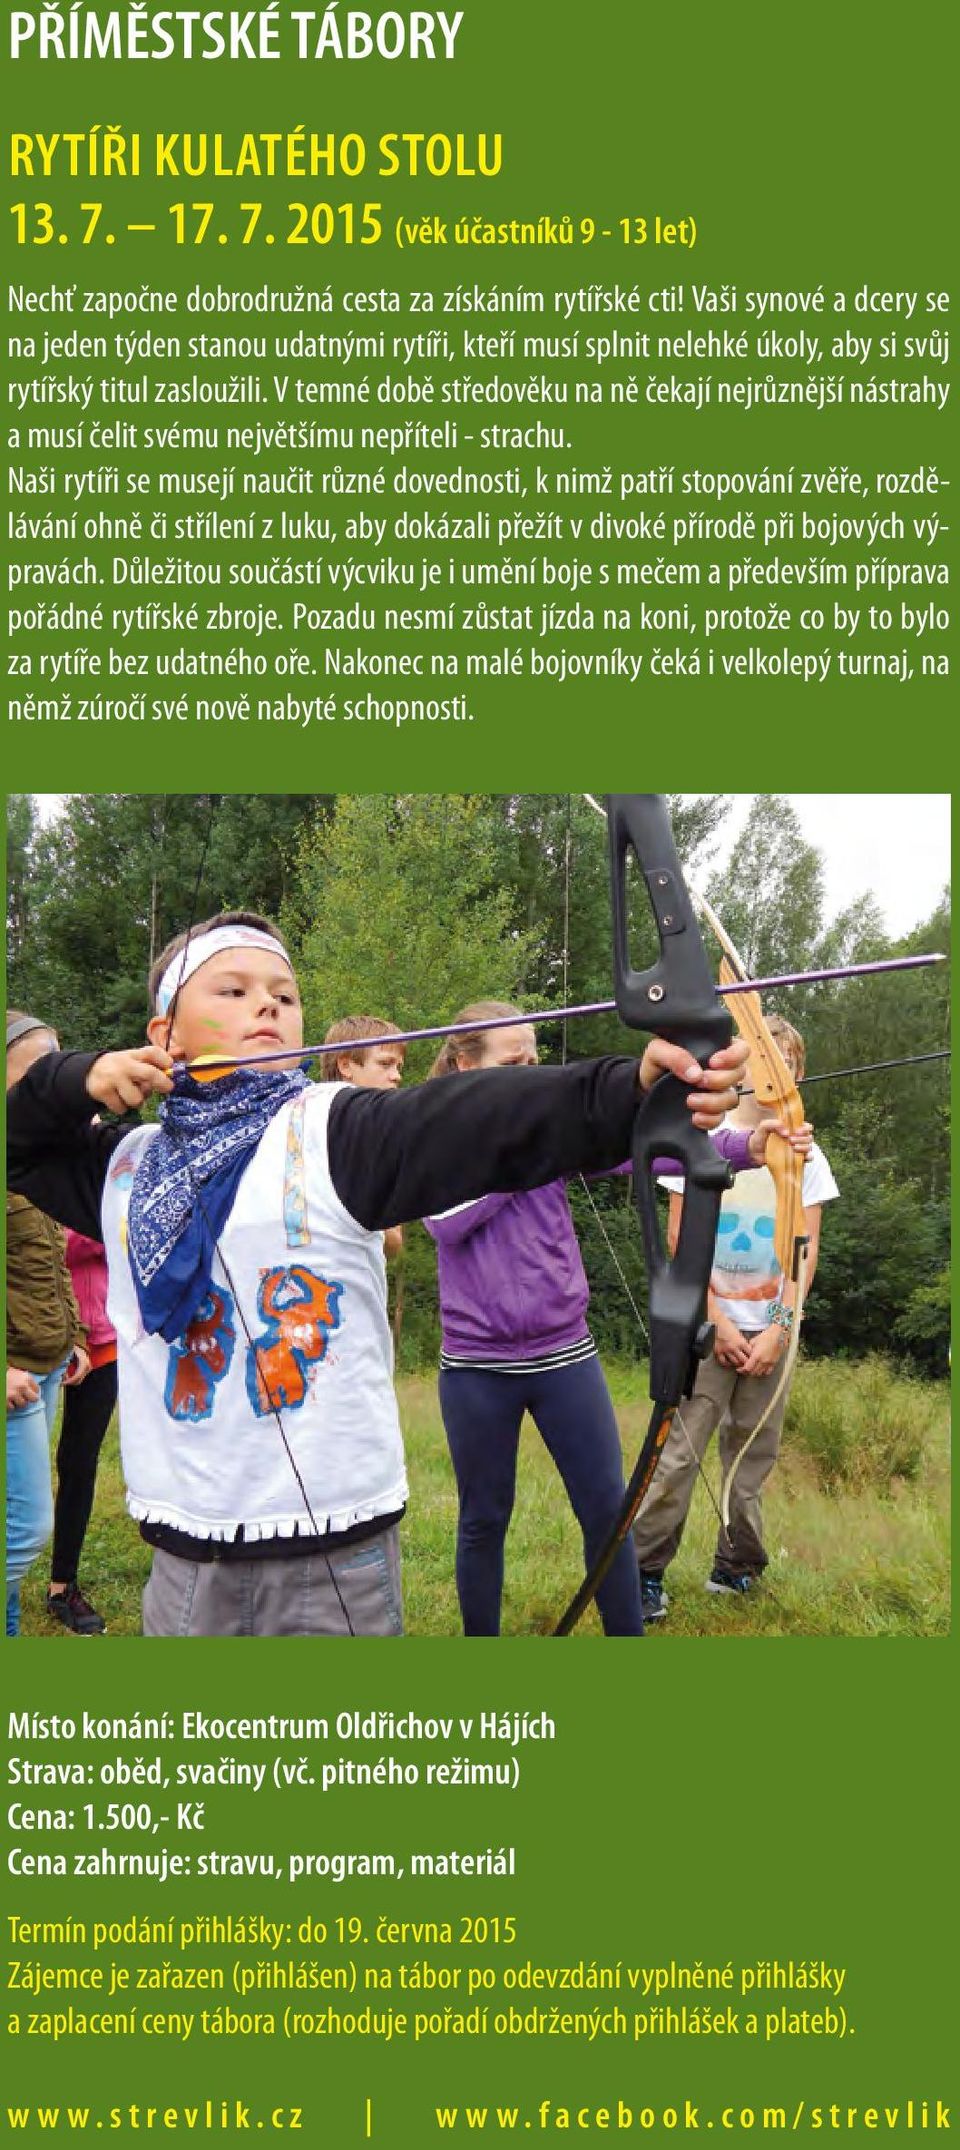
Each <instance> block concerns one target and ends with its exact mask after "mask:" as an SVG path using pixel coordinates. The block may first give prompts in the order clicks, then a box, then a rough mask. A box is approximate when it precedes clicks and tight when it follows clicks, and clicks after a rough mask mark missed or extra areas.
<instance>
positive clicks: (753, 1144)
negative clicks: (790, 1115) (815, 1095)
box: [750, 1120, 813, 1165]
mask: <svg viewBox="0 0 960 2150" xmlns="http://www.w3.org/2000/svg"><path fill="white" fill-rule="evenodd" d="M771 1135H780V1136H782V1138H783V1141H784V1142H788V1143H789V1144H790V1148H791V1149H792V1150H799V1152H800V1155H801V1157H802V1158H803V1161H804V1164H806V1162H807V1159H808V1157H809V1155H810V1152H811V1150H812V1148H813V1127H812V1125H811V1122H810V1121H809V1120H804V1121H803V1124H802V1126H800V1127H787V1126H786V1125H785V1124H784V1122H783V1121H782V1120H761V1122H760V1125H759V1127H755V1128H754V1130H753V1133H752V1135H751V1137H750V1155H751V1157H752V1158H753V1162H754V1164H755V1165H762V1164H763V1163H764V1162H765V1160H766V1152H767V1143H768V1142H769V1140H770V1136H771Z"/></svg>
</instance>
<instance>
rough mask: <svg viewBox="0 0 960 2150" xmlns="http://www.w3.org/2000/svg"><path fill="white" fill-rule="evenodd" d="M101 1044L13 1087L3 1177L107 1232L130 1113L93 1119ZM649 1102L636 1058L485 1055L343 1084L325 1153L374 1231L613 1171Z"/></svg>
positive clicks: (346, 1195) (40, 1067) (52, 1057)
mask: <svg viewBox="0 0 960 2150" xmlns="http://www.w3.org/2000/svg"><path fill="white" fill-rule="evenodd" d="M97 1058H98V1055H97V1054H96V1053H47V1054H45V1055H44V1057H43V1059H42V1060H37V1061H35V1062H34V1064H33V1066H32V1067H31V1068H29V1069H28V1070H27V1073H26V1074H25V1075H24V1077H23V1079H22V1081H20V1082H19V1083H18V1084H17V1085H16V1087H15V1089H13V1090H11V1091H10V1093H9V1095H8V1098H7V1184H8V1186H9V1188H10V1190H11V1192H13V1193H17V1194H25V1195H27V1196H28V1197H29V1199H30V1201H31V1202H35V1203H36V1204H37V1207H38V1208H39V1209H43V1210H45V1211H46V1213H47V1215H48V1216H50V1217H56V1218H57V1219H58V1221H59V1222H60V1223H61V1224H68V1225H70V1226H71V1227H72V1229H73V1230H74V1231H75V1232H85V1233H86V1234H87V1235H88V1237H90V1238H92V1239H98V1238H99V1237H100V1236H101V1235H100V1203H101V1197H102V1194H103V1187H104V1182H105V1180H106V1176H107V1172H108V1169H109V1165H110V1159H111V1157H112V1155H113V1152H114V1150H115V1149H116V1147H117V1145H118V1143H119V1142H121V1141H122V1139H123V1136H124V1134H125V1133H127V1132H128V1129H129V1125H130V1122H129V1121H128V1122H127V1123H126V1124H124V1123H118V1122H115V1121H114V1122H110V1123H107V1124H99V1123H96V1124H95V1121H94V1115H95V1113H96V1111H97V1106H96V1104H95V1103H94V1100H93V1099H92V1098H91V1097H90V1095H89V1093H88V1091H87V1088H86V1080H87V1075H88V1073H89V1071H90V1069H91V1067H92V1066H93V1063H94V1060H95V1059H97ZM639 1103H640V1092H639V1090H638V1088H637V1063H636V1061H635V1060H629V1059H613V1058H610V1059H603V1060H580V1061H576V1062H574V1063H573V1064H572V1065H570V1066H569V1067H563V1068H513V1067H509V1068H486V1069H479V1070H478V1071H477V1072H476V1073H475V1074H461V1075H457V1076H448V1077H443V1078H438V1079H437V1080H435V1081H433V1082H425V1083H419V1084H416V1085H412V1086H411V1087H410V1088H409V1089H407V1090H399V1091H397V1090H395V1091H387V1090H358V1089H353V1088H349V1087H348V1088H345V1089H343V1090H341V1091H339V1092H338V1094H337V1096H336V1097H335V1098H334V1099H333V1102H332V1105H331V1108H330V1121H329V1136H328V1155H329V1161H330V1174H331V1178H332V1180H333V1184H334V1187H335V1189H336V1192H337V1194H338V1196H339V1198H340V1200H341V1202H342V1203H343V1205H344V1208H345V1209H347V1210H348V1211H349V1213H350V1215H351V1216H352V1217H354V1218H356V1221H357V1223H358V1224H362V1225H364V1226H365V1227H366V1228H367V1230H369V1231H376V1230H379V1229H381V1228H383V1227H385V1226H387V1225H391V1224H406V1223H408V1222H410V1220H411V1219H413V1218H416V1217H426V1216H431V1215H433V1214H434V1213H435V1212H437V1211H439V1210H443V1209H452V1208H453V1207H454V1205H455V1204H456V1203H458V1202H470V1201H475V1200H476V1199H477V1198H478V1196H480V1195H483V1194H511V1193H518V1192H520V1191H521V1190H522V1189H524V1188H527V1187H541V1186H544V1185H546V1184H547V1182H548V1181H550V1180H554V1179H559V1178H560V1177H561V1176H562V1175H564V1174H567V1173H572V1172H605V1171H609V1170H611V1169H612V1168H613V1167H614V1166H616V1165H619V1164H620V1163H621V1162H622V1160H623V1158H624V1157H626V1156H627V1155H628V1154H629V1151H630V1145H631V1135H632V1129H633V1121H634V1117H635V1114H636V1111H637V1108H638V1105H639Z"/></svg>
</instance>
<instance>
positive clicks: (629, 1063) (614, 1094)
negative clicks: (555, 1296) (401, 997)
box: [7, 1053, 640, 1561]
mask: <svg viewBox="0 0 960 2150" xmlns="http://www.w3.org/2000/svg"><path fill="white" fill-rule="evenodd" d="M97 1057H98V1055H97V1054H95V1053H48V1054H46V1055H45V1056H44V1058H43V1059H41V1060H38V1061H35V1062H34V1065H33V1066H32V1067H31V1068H30V1069H28V1071H27V1073H26V1074H25V1075H24V1077H23V1079H22V1080H21V1082H19V1083H18V1084H17V1085H16V1087H15V1088H14V1089H13V1090H11V1091H10V1093H9V1095H8V1099H7V1157H8V1185H9V1187H10V1189H11V1191H15V1192H17V1193H19V1194H24V1195H27V1196H28V1197H29V1199H30V1200H31V1201H32V1202H34V1203H36V1204H37V1206H38V1207H39V1208H41V1209H43V1210H44V1211H46V1213H47V1215H48V1216H51V1217H55V1218H57V1219H58V1220H59V1221H60V1222H61V1223H62V1224H67V1225H70V1226H72V1228H73V1229H74V1231H77V1232H84V1233H86V1234H87V1236H88V1237H90V1238H94V1239H98V1238H100V1237H101V1221H100V1205H101V1199H102V1195H103V1188H104V1184H105V1181H106V1177H107V1173H108V1171H109V1167H110V1160H111V1158H112V1156H113V1153H114V1151H115V1150H116V1148H117V1146H118V1144H119V1143H120V1142H121V1141H122V1140H123V1138H124V1135H125V1134H126V1133H128V1131H129V1127H130V1124H131V1122H130V1120H129V1119H128V1120H127V1121H126V1122H117V1121H112V1122H110V1123H107V1124H101V1123H100V1122H98V1121H97V1120H96V1117H95V1115H96V1105H95V1103H94V1101H93V1099H91V1097H90V1095H89V1093H88V1091H87V1088H86V1081H87V1076H88V1074H89V1071H90V1068H91V1067H92V1065H93V1062H94V1060H95V1059H96V1058H97ZM639 1102H640V1093H639V1091H638V1088H637V1064H636V1062H635V1061H634V1060H628V1059H604V1060H590V1061H581V1062H578V1063H576V1064H575V1065H573V1066H570V1067H566V1068H490V1069H487V1070H479V1071H478V1072H476V1073H475V1074H461V1075H457V1076H456V1077H455V1078H447V1079H443V1080H437V1081H433V1082H427V1083H422V1084H420V1085H418V1086H416V1087H411V1088H410V1089H409V1090H404V1091H392V1092H390V1091H380V1090H358V1089H354V1088H349V1087H347V1088H344V1089H343V1090H342V1091H340V1092H338V1093H337V1095H336V1096H335V1097H334V1098H333V1100H332V1102H331V1106H330V1116H329V1121H328V1134H327V1145H328V1159H329V1165H330V1174H331V1178H332V1181H333V1185H334V1188H335V1190H336V1193H337V1195H338V1196H339V1199H340V1201H341V1202H342V1203H343V1206H344V1208H345V1209H346V1210H347V1211H349V1213H350V1215H351V1216H352V1217H354V1218H355V1219H356V1221H357V1223H358V1224H361V1225H363V1226H364V1227H365V1228H366V1229H367V1230H370V1231H375V1230H378V1229H382V1228H383V1227H385V1226H387V1225H391V1224H403V1223H406V1222H408V1221H409V1220H411V1219H413V1218H417V1217H423V1216H427V1215H430V1214H432V1213H434V1212H436V1211H438V1210H443V1209H450V1208H453V1207H454V1206H455V1205H456V1204H457V1203H460V1202H469V1201H472V1200H475V1199H476V1198H477V1197H478V1196H480V1195H483V1194H488V1193H514V1192H520V1191H522V1190H523V1189H526V1188H530V1187H537V1186H541V1185H544V1184H546V1183H548V1182H549V1181H551V1180H554V1179H557V1178H559V1177H560V1176H561V1175H563V1174H568V1173H572V1172H578V1171H583V1172H602V1171H605V1170H609V1169H610V1168H611V1167H613V1166H616V1165H618V1164H619V1163H620V1161H621V1159H622V1158H623V1157H624V1156H625V1155H626V1154H627V1153H628V1151H629V1149H630V1145H631V1134H632V1128H633V1121H634V1117H635V1114H636V1111H637V1108H638V1104H639ZM391 1520H395V1518H392V1517H384V1516H380V1517H379V1518H378V1519H377V1521H376V1523H375V1524H369V1523H368V1524H360V1525H356V1526H354V1528H353V1529H351V1530H349V1531H347V1532H346V1533H342V1534H339V1535H338V1536H332V1535H331V1534H329V1533H328V1534H326V1535H325V1536H324V1538H323V1539H322V1541H318V1540H317V1539H316V1538H315V1537H312V1536H308V1535H298V1536H297V1537H296V1538H282V1539H281V1538H276V1539H271V1538H267V1539H258V1540H257V1541H256V1542H253V1541H251V1542H249V1543H247V1542H245V1541H244V1539H243V1537H242V1534H241V1536H240V1538H239V1539H238V1540H236V1541H231V1542H229V1543H227V1544H220V1543H217V1544H216V1545H214V1544H213V1543H212V1542H211V1541H209V1540H205V1539H197V1538H194V1537H192V1536H188V1535H187V1534H185V1533H183V1532H180V1531H178V1530H174V1529H172V1528H171V1527H170V1526H169V1525H168V1524H163V1523H143V1524H141V1532H142V1535H143V1536H144V1537H145V1538H146V1539H147V1541H148V1543H149V1544H151V1545H153V1546H159V1547H161V1548H163V1549H165V1550H166V1551H168V1552H171V1553H174V1554H176V1555H178V1556H179V1557H181V1558H187V1559H192V1560H203V1561H206V1560H210V1559H212V1558H216V1559H225V1560H230V1559H240V1558H276V1557H282V1556H285V1557H290V1556H292V1555H295V1554H301V1553H309V1552H310V1551H311V1550H312V1549H314V1548H315V1547H316V1546H317V1544H318V1543H319V1542H322V1543H323V1544H324V1545H325V1546H326V1545H332V1544H333V1543H335V1542H336V1543H339V1542H341V1540H342V1539H350V1538H354V1537H357V1536H363V1535H366V1534H368V1533H369V1532H370V1531H371V1530H372V1529H380V1528H383V1527H384V1525H385V1523H387V1522H389V1521H391Z"/></svg>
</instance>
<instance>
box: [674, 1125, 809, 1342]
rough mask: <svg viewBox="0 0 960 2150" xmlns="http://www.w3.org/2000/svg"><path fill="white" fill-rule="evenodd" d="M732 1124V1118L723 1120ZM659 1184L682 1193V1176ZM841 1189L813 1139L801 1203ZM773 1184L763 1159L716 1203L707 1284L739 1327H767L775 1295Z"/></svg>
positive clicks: (739, 1175) (777, 1266) (777, 1270)
mask: <svg viewBox="0 0 960 2150" xmlns="http://www.w3.org/2000/svg"><path fill="white" fill-rule="evenodd" d="M727 1125H728V1126H729V1125H730V1122H729V1121H728V1122H727ZM660 1184H661V1186H662V1187H666V1188H668V1189H669V1191H670V1193H671V1194H682V1193H683V1180H682V1179H674V1178H672V1177H671V1178H669V1179H667V1178H664V1179H662V1180H661V1182H660ZM839 1192H840V1189H839V1187H838V1186H837V1183H836V1180H835V1179H834V1176H833V1173H832V1172H831V1170H830V1166H829V1165H828V1163H827V1160H826V1158H825V1156H824V1154H823V1151H822V1150H821V1149H818V1147H817V1144H816V1143H814V1145H813V1149H812V1150H811V1152H810V1156H809V1158H808V1159H807V1162H806V1164H805V1166H804V1171H803V1206H804V1208H805V1209H815V1208H817V1207H818V1206H819V1204H820V1203H822V1202H834V1201H836V1199H837V1196H838V1194H839ZM776 1212H777V1190H776V1187H775V1186H774V1183H773V1176H772V1174H771V1173H770V1172H768V1170H767V1167H766V1165H756V1166H754V1168H753V1169H752V1170H751V1171H748V1172H738V1173H737V1176H736V1179H735V1180H734V1183H733V1186H732V1187H728V1189H727V1191H726V1193H725V1195H724V1196H723V1199H722V1201H721V1204H720V1223H719V1226H718V1228H717V1245H716V1252H715V1255H714V1267H713V1274H712V1276H711V1278H710V1289H711V1291H712V1292H713V1293H714V1295H715V1297H716V1299H717V1300H718V1302H719V1305H720V1307H721V1310H722V1312H723V1313H724V1314H726V1315H728V1317H729V1319H730V1320H731V1321H733V1322H736V1325H737V1328H738V1329H745V1330H747V1331H748V1332H751V1333H752V1332H755V1331H756V1330H758V1329H765V1328H766V1326H767V1322H768V1320H769V1316H770V1308H771V1306H772V1305H773V1303H774V1300H775V1299H777V1298H778V1297H779V1293H780V1285H781V1270H780V1264H779V1262H778V1260H777V1257H776V1254H775V1253H774V1249H773V1234H774V1225H775V1220H776Z"/></svg>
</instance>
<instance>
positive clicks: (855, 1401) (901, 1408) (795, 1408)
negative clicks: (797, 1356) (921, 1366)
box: [785, 1356, 943, 1491]
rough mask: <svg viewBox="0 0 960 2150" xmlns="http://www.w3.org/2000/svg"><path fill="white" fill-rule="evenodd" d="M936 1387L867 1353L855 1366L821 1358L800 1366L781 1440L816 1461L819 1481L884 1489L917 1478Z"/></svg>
mask: <svg viewBox="0 0 960 2150" xmlns="http://www.w3.org/2000/svg"><path fill="white" fill-rule="evenodd" d="M942 1403H943V1399H942V1393H941V1392H940V1391H939V1390H938V1389H935V1388H932V1387H931V1386H930V1385H929V1384H924V1383H921V1382H919V1381H911V1380H908V1379H907V1378H906V1377H905V1376H903V1375H902V1374H901V1375H898V1374H897V1373H896V1372H895V1370H894V1368H893V1367H892V1366H891V1365H890V1362H889V1360H887V1359H882V1358H880V1357H879V1356H874V1357H871V1358H867V1359H861V1360H860V1361H859V1362H858V1364H857V1365H856V1366H847V1365H844V1364H843V1362H842V1361H838V1360H836V1359H829V1360H827V1359H822V1360H820V1361H819V1363H818V1364H816V1365H813V1366H807V1367H806V1368H805V1369H804V1374H803V1379H802V1381H797V1382H796V1383H795V1385H794V1389H793V1392H792V1394H791V1397H790V1402H789V1405H788V1408H787V1418H786V1426H785V1439H786V1440H787V1441H789V1442H793V1443H795V1444H797V1445H798V1446H799V1447H801V1448H802V1449H803V1450H804V1451H805V1452H806V1454H807V1455H808V1456H809V1457H810V1458H811V1459H812V1461H813V1463H814V1464H815V1465H816V1470H817V1477H818V1479H819V1482H820V1484H821V1486H823V1487H824V1488H825V1489H826V1490H827V1491H833V1490H835V1489H836V1488H837V1487H838V1486H840V1485H849V1486H855V1487H859V1488H862V1487H865V1486H876V1487H881V1488H886V1489H889V1488H890V1487H891V1486H892V1484H893V1481H894V1480H896V1479H909V1480H916V1479H917V1478H918V1477H919V1475H920V1471H921V1467H922V1464H923V1459H924V1456H925V1454H926V1452H927V1448H928V1445H929V1443H930V1442H931V1441H932V1439H933V1436H934V1432H935V1430H936V1428H937V1426H938V1425H939V1423H940V1421H941V1416H942Z"/></svg>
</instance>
